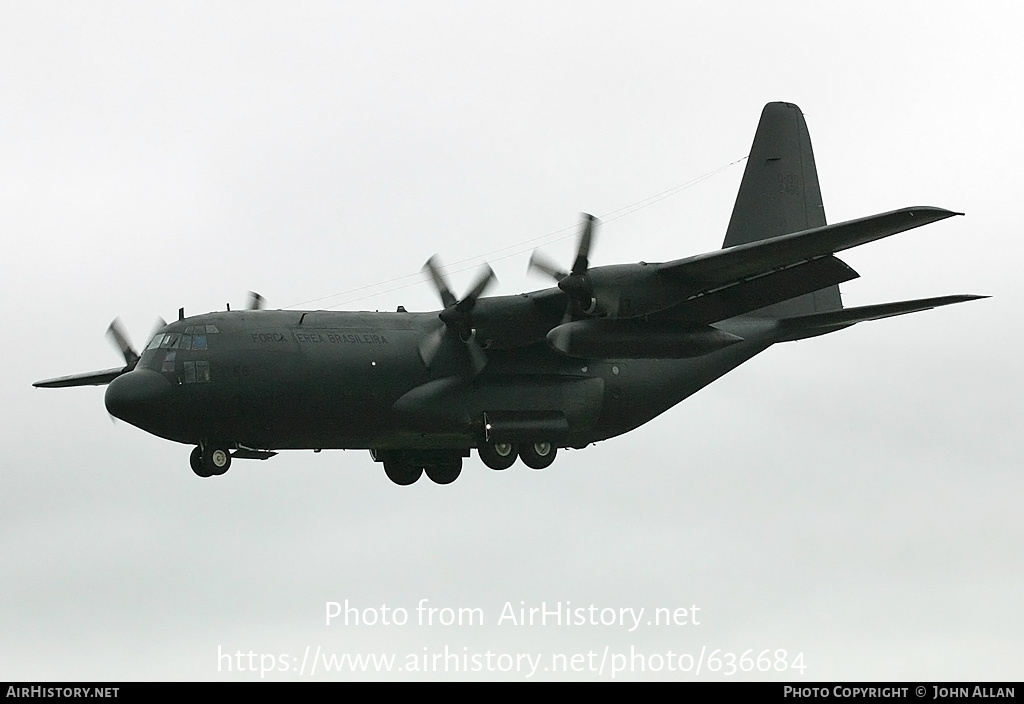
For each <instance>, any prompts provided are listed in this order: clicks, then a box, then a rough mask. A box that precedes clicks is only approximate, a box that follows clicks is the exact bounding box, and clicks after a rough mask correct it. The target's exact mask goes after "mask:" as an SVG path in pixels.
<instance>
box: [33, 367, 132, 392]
mask: <svg viewBox="0 0 1024 704" xmlns="http://www.w3.org/2000/svg"><path fill="white" fill-rule="evenodd" d="M125 369H126V367H117V368H115V369H104V370H103V371H99V372H86V373H85V374H71V375H69V376H59V377H57V378H55V379H44V380H43V381H37V382H36V383H34V384H32V386H35V387H38V388H41V389H62V388H65V387H67V386H103V385H104V384H109V383H110V382H112V381H113V380H114V379H116V378H117V377H119V376H121V375H122V374H124V372H125Z"/></svg>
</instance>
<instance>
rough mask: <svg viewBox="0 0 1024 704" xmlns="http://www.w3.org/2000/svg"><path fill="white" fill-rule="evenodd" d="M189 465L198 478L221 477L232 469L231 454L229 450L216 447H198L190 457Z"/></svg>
mask: <svg viewBox="0 0 1024 704" xmlns="http://www.w3.org/2000/svg"><path fill="white" fill-rule="evenodd" d="M188 463H189V465H190V466H191V467H192V471H193V472H195V473H196V476H200V477H204V478H205V477H219V476H220V475H222V474H224V473H225V472H226V471H228V469H229V468H230V467H231V453H229V452H228V450H227V448H224V447H218V446H216V445H207V446H206V448H202V447H197V448H195V449H194V450H192V454H191V455H189V458H188Z"/></svg>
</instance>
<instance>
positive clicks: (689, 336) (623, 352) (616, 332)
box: [547, 319, 743, 359]
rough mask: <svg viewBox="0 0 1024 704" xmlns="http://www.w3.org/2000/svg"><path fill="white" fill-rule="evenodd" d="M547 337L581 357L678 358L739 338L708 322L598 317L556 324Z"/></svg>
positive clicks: (728, 343) (709, 351)
mask: <svg viewBox="0 0 1024 704" xmlns="http://www.w3.org/2000/svg"><path fill="white" fill-rule="evenodd" d="M547 340H548V344H550V345H551V346H552V347H553V348H555V349H556V350H558V351H559V352H562V353H563V354H567V355H569V356H570V357H581V358H584V359H598V358H603V359H681V358H685V357H700V356H701V355H705V354H710V353H712V352H716V351H718V350H720V349H722V348H724V347H728V346H729V345H734V344H736V343H737V342H742V341H743V338H742V337H739V336H737V335H733V334H732V333H728V332H725V331H724V330H719V329H718V328H714V327H711V326H710V325H687V324H685V323H679V322H675V321H668V322H665V321H656V322H654V321H645V320H639V319H634V320H607V319H601V320H577V321H576V322H572V323H566V324H564V325H559V326H558V327H556V328H554V329H552V330H551V331H550V332H549V333H548V334H547Z"/></svg>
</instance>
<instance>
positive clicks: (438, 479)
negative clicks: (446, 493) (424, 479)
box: [423, 457, 462, 484]
mask: <svg viewBox="0 0 1024 704" xmlns="http://www.w3.org/2000/svg"><path fill="white" fill-rule="evenodd" d="M423 469H424V471H425V472H426V473H427V476H428V477H430V481H432V482H434V483H435V484H451V483H452V482H453V481H455V480H456V479H458V478H459V475H460V474H462V458H461V457H453V458H452V459H450V460H447V461H445V462H438V463H437V464H434V465H427V466H426V467H424V468H423Z"/></svg>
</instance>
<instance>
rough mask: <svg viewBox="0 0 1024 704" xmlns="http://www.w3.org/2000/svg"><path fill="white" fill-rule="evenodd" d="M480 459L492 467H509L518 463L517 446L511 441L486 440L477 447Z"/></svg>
mask: <svg viewBox="0 0 1024 704" xmlns="http://www.w3.org/2000/svg"><path fill="white" fill-rule="evenodd" d="M476 453H477V454H478V455H479V456H480V461H481V462H483V463H484V464H485V465H487V466H488V467H490V468H491V469H508V468H509V467H511V466H512V465H514V464H515V463H516V457H518V456H519V455H518V454H517V453H516V446H515V445H513V444H512V443H510V442H495V443H490V442H486V443H484V444H482V445H481V446H480V447H478V448H477V449H476Z"/></svg>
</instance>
